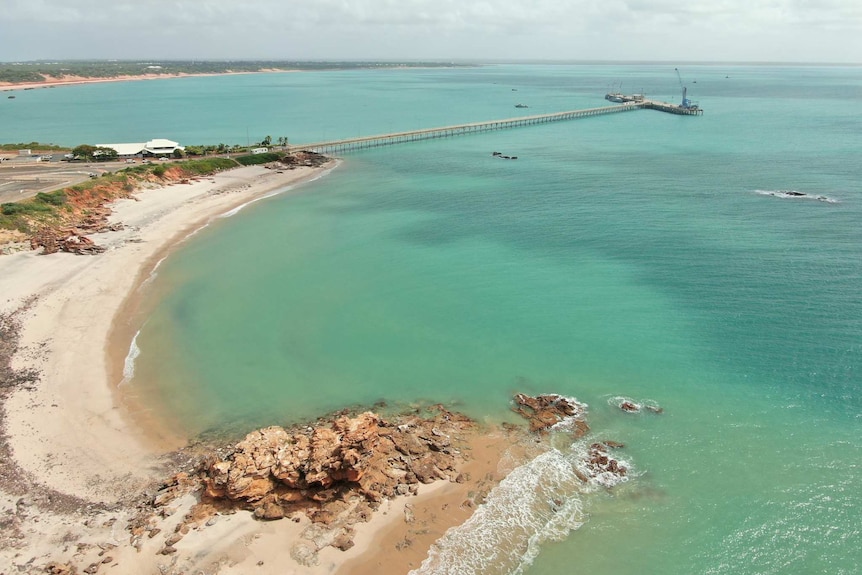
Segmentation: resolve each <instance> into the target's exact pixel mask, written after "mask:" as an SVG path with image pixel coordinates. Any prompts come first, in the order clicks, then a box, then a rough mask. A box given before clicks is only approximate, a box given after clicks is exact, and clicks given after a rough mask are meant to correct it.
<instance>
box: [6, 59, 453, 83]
mask: <svg viewBox="0 0 862 575" xmlns="http://www.w3.org/2000/svg"><path fill="white" fill-rule="evenodd" d="M450 66H453V64H451V63H439V62H301V61H292V60H248V61H226V60H224V61H217V60H205V61H200V60H159V61H141V60H134V61H133V60H128V61H126V60H111V61H107V60H71V61H62V60H61V61H52V62H7V63H0V82H9V83H13V84H23V83H36V82H44V81H47V80H48V79H49V78H64V77H70V76H71V77H77V78H104V79H110V78H118V77H123V76H144V75H151V74H156V75H179V74H228V73H238V72H245V73H249V72H271V71H287V70H344V69H357V68H407V67H423V68H429V67H450Z"/></svg>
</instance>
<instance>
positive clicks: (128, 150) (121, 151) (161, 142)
mask: <svg viewBox="0 0 862 575" xmlns="http://www.w3.org/2000/svg"><path fill="white" fill-rule="evenodd" d="M96 146H98V147H100V148H113V149H115V150H117V155H118V156H119V157H121V158H133V157H136V156H137V157H146V156H170V155H172V154H173V153H174V150H185V147H184V146H180V145H179V143H177V142H174V141H171V140H165V139H164V138H156V139H153V140H150V141H148V142H143V143H136V144H96Z"/></svg>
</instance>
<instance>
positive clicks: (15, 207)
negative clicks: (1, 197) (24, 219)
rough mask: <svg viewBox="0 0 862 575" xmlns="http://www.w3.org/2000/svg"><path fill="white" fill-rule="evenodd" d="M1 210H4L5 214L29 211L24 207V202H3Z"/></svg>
mask: <svg viewBox="0 0 862 575" xmlns="http://www.w3.org/2000/svg"><path fill="white" fill-rule="evenodd" d="M0 210H2V211H3V215H4V216H14V215H17V214H23V213H24V212H26V211H27V210H26V209H25V208H24V204H3V205H2V206H0Z"/></svg>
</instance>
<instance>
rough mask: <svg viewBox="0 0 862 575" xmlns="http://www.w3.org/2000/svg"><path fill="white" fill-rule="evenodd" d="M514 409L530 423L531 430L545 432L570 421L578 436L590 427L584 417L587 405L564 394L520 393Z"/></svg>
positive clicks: (516, 398) (515, 399)
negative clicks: (534, 394) (531, 394)
mask: <svg viewBox="0 0 862 575" xmlns="http://www.w3.org/2000/svg"><path fill="white" fill-rule="evenodd" d="M514 401H515V405H514V406H513V407H512V410H513V411H514V412H515V413H517V414H519V415H520V416H522V417H523V418H524V419H526V420H527V421H528V422H529V423H530V430H531V431H538V432H545V431H547V430H549V429H550V428H552V427H553V426H555V425H557V424H560V423H570V424H571V425H572V426H573V428H574V431H575V434H576V436H577V437H580V436H583V435H585V434H586V433H587V432H588V431H589V430H590V427H589V425H587V422H586V421H585V419H584V416H585V415H586V405H584V404H583V403H580V402H578V401H577V400H575V399H573V398H569V397H563V396H562V395H556V394H548V395H537V396H535V397H531V396H529V395H524V394H523V393H519V394H517V395H516V396H515V398H514Z"/></svg>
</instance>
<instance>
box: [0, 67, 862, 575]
mask: <svg viewBox="0 0 862 575" xmlns="http://www.w3.org/2000/svg"><path fill="white" fill-rule="evenodd" d="M681 71H682V72H683V76H684V80H685V81H686V83H687V84H688V87H689V95H690V97H692V99H694V100H696V101H699V102H700V105H701V106H702V107H703V108H704V109H705V110H706V113H705V114H704V115H703V116H702V117H696V118H694V117H679V116H672V115H668V114H662V113H659V112H653V111H646V110H644V111H636V112H630V113H625V114H615V115H610V116H603V117H596V118H590V119H583V120H576V121H570V122H561V123H555V124H548V125H543V126H537V127H530V128H524V129H516V130H508V131H501V132H494V133H488V134H483V135H474V136H464V137H460V138H453V139H446V140H434V141H429V142H422V143H414V144H409V145H400V146H393V147H388V148H379V149H375V150H368V151H364V152H361V153H354V154H350V155H348V156H346V157H345V158H344V160H343V162H342V163H341V164H340V166H339V167H338V168H337V169H335V170H333V171H332V172H331V173H330V174H328V175H327V176H325V177H323V178H321V179H320V180H318V181H316V182H313V183H311V184H308V185H305V186H303V187H302V189H301V191H302V193H299V194H293V195H284V196H279V197H274V198H271V199H268V200H266V201H262V202H258V203H255V204H253V205H251V206H248V207H247V208H246V209H244V210H242V211H241V212H239V213H238V214H236V215H234V216H232V217H229V218H224V219H221V220H218V221H217V222H215V223H213V224H212V225H210V226H208V227H207V228H206V229H204V230H202V231H201V232H200V233H198V234H196V235H195V236H194V237H192V238H190V239H189V240H188V241H187V242H186V243H185V244H184V245H183V247H182V248H181V249H180V250H178V251H177V252H175V253H174V254H173V255H171V256H170V257H169V258H168V259H167V260H166V261H165V262H164V263H163V264H162V265H161V266H160V267H159V269H158V275H157V277H155V279H154V281H152V282H151V283H149V284H148V285H147V287H146V288H145V293H144V295H145V299H148V301H149V302H150V306H151V308H152V311H151V312H150V313H148V314H147V316H146V317H145V318H144V320H145V322H146V323H145V324H144V326H143V328H142V329H141V332H140V334H139V336H138V337H137V342H136V343H137V345H138V347H139V348H140V350H141V355H140V357H139V358H138V361H137V364H136V374H135V377H134V378H133V380H132V381H131V382H130V384H129V385H130V386H131V387H132V388H133V389H135V392H136V393H140V395H141V396H142V397H145V398H150V399H149V400H148V401H150V402H152V405H153V406H154V407H153V409H158V410H161V411H164V412H166V413H167V414H168V416H169V417H171V418H172V419H174V420H175V421H182V422H183V425H184V426H185V429H187V430H188V431H189V432H190V433H196V432H200V431H204V430H209V429H214V428H218V427H220V426H225V425H237V424H242V425H249V426H251V425H263V424H270V423H285V422H290V421H299V420H303V419H308V418H313V417H316V416H318V415H322V414H325V413H327V412H330V411H332V410H335V409H338V408H340V407H344V406H348V405H355V404H362V405H371V404H373V403H374V402H376V401H379V400H386V401H387V402H389V403H390V404H393V405H399V404H406V403H410V402H415V401H434V402H445V403H447V404H450V405H453V406H455V407H456V408H458V409H461V410H464V411H466V412H467V413H469V414H471V415H473V416H475V417H477V418H480V419H487V420H490V421H497V420H500V419H502V418H507V417H508V415H507V413H508V408H509V404H508V401H509V397H510V396H511V394H512V393H513V392H516V391H524V392H528V393H537V392H557V393H562V394H566V395H572V396H576V397H577V398H579V399H580V400H582V401H585V402H586V403H588V404H589V406H590V415H589V417H590V421H591V424H592V426H593V429H594V430H595V434H596V436H597V437H600V438H611V439H616V440H619V441H622V442H624V443H626V445H627V447H626V449H625V450H624V451H623V452H622V453H621V456H622V457H623V458H624V459H625V460H626V461H627V462H628V463H629V464H630V465H631V466H632V468H633V470H634V472H633V474H632V478H631V480H630V481H628V482H627V483H625V484H622V485H619V486H617V487H616V488H615V489H614V490H611V491H607V490H605V489H602V488H596V489H594V490H592V491H591V492H588V493H584V492H582V490H581V489H578V488H576V487H575V486H574V484H575V483H576V482H575V481H573V480H572V476H571V472H570V470H571V459H572V458H573V457H574V454H575V453H576V452H577V450H578V449H579V448H580V446H577V445H576V446H574V447H573V446H570V445H569V444H568V443H567V442H565V441H562V440H561V439H559V438H558V441H557V443H556V445H557V447H558V450H557V451H555V452H552V453H551V454H546V455H544V456H541V457H538V458H536V459H535V460H532V461H530V462H527V463H526V464H525V465H523V466H521V467H519V468H517V469H516V472H513V474H512V476H511V479H509V480H506V481H505V482H504V484H503V485H502V486H501V488H500V489H499V490H498V491H497V492H495V493H494V494H492V496H491V499H490V503H489V506H488V507H487V510H486V511H487V512H486V513H485V514H484V515H483V516H482V521H481V522H480V521H474V522H471V523H468V524H465V525H464V526H463V527H462V528H460V529H458V530H456V531H454V532H451V533H450V534H449V535H448V536H447V538H446V544H445V546H444V547H443V550H442V551H441V552H440V553H438V554H437V555H435V556H434V557H432V558H431V559H430V560H429V561H428V563H427V564H426V565H425V567H424V570H423V571H422V572H425V573H432V572H438V573H442V572H449V573H456V572H461V573H482V574H491V573H517V572H524V573H529V574H531V575H532V574H538V575H545V574H552V573H562V572H566V573H590V574H609V575H610V574H614V575H619V574H641V573H663V574H679V575H688V574H692V573H709V574H717V573H733V574H736V573H751V574H754V573H758V574H771V573H776V574H778V573H781V574H785V573H794V574H795V573H799V574H809V573H823V574H827V573H828V574H850V573H858V572H860V571H862V533H860V530H862V522H860V520H859V515H860V507H862V504H860V502H862V467H860V462H862V433H860V432H862V228H860V221H862V168H860V166H862V161H860V151H862V115H860V109H859V105H860V103H862V69H860V68H856V67H823V68H817V67H764V66H721V65H715V66H686V67H685V68H682V69H681ZM619 82H622V83H623V88H622V89H623V91H624V92H630V91H644V92H646V94H647V96H649V97H654V98H657V99H665V100H674V101H676V100H677V99H678V97H679V95H678V83H677V80H676V75H675V73H674V71H673V66H671V65H631V66H628V65H616V66H568V65H565V66H564V65H559V66H526V65H524V66H514V65H495V66H485V67H478V68H464V69H449V70H442V69H434V70H376V71H371V70H367V71H348V72H326V73H301V74H278V75H252V76H235V77H222V78H189V79H182V80H165V81H156V82H137V83H126V84H113V85H93V86H80V87H69V88H63V89H54V90H34V91H28V92H25V93H20V95H19V97H18V98H17V99H16V100H10V101H8V102H7V101H6V100H5V99H4V100H3V102H0V104H2V105H0V120H2V123H0V126H2V127H0V136H2V137H0V139H2V140H3V141H30V140H40V141H56V142H59V143H64V144H70V145H75V144H78V143H81V142H90V143H97V142H98V143H102V142H108V141H141V140H142V139H147V138H152V137H167V138H172V139H175V140H178V141H180V142H181V143H218V142H225V143H245V141H246V139H247V138H251V139H252V140H255V139H257V140H259V139H261V138H263V136H265V135H267V134H268V135H271V136H272V137H273V138H277V137H279V136H288V137H289V138H290V140H291V141H293V142H302V141H312V140H320V139H324V138H335V137H351V136H356V135H370V134H374V133H383V132H389V131H400V130H408V129H414V128H419V127H433V126H441V125H449V124H454V123H459V122H466V121H478V120H486V119H498V118H507V117H511V116H514V115H517V114H518V113H524V114H532V113H542V112H551V111H562V110H569V109H577V108H585V107H593V106H599V105H604V104H605V101H604V100H603V98H602V96H603V95H604V93H605V92H606V91H608V89H609V88H610V86H611V84H612V83H619ZM517 103H524V104H527V105H529V106H530V108H529V109H527V110H516V109H515V108H514V105H515V104H517ZM247 134H249V135H248V136H247ZM492 151H500V152H503V153H505V154H510V155H516V156H518V160H516V161H506V160H500V159H497V158H493V157H492V156H491V152H492ZM788 190H790V191H798V192H802V193H805V194H807V195H808V197H787V196H786V195H783V194H782V193H781V192H782V191H788ZM818 196H822V198H820V199H817V198H818ZM617 396H626V397H630V398H633V399H635V400H639V401H643V400H651V401H655V402H658V403H659V404H660V405H662V406H663V407H664V409H665V413H664V414H663V415H661V416H647V415H627V414H623V413H622V412H620V411H619V410H618V409H616V408H615V407H613V406H612V405H611V403H613V401H614V400H613V398H615V397H617ZM154 398H155V399H154ZM528 494H537V495H535V496H528ZM560 498H562V499H564V500H565V501H566V504H565V505H564V506H563V507H562V508H558V507H556V506H553V507H554V508H553V509H552V506H549V505H548V504H547V503H548V501H549V500H553V499H560ZM504 519H505V520H504ZM489 526H493V528H492V529H489V528H488V527H489ZM503 550H504V551H506V553H503V552H502V551H503ZM453 551H455V552H453Z"/></svg>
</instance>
